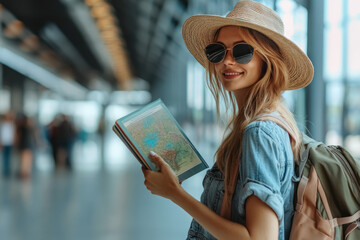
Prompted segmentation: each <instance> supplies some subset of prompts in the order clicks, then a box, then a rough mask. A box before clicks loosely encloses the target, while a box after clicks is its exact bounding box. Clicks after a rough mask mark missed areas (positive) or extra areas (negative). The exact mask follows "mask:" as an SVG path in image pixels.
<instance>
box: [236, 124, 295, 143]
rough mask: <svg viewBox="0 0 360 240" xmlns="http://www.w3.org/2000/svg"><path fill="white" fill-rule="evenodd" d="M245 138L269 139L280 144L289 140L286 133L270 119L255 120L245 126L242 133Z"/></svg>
mask: <svg viewBox="0 0 360 240" xmlns="http://www.w3.org/2000/svg"><path fill="white" fill-rule="evenodd" d="M243 139H244V140H245V141H246V140H261V141H271V142H274V143H275V144H280V145H282V144H283V143H284V142H287V141H289V135H288V133H287V132H286V131H285V130H284V129H283V128H281V127H280V126H279V125H277V124H276V123H275V122H272V121H255V122H251V123H250V124H249V125H247V126H246V128H245V130H244V134H243Z"/></svg>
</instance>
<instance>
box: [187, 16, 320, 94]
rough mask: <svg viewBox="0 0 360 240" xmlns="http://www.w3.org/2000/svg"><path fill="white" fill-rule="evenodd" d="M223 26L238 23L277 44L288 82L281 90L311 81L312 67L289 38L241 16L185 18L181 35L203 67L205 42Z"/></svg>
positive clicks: (290, 88) (300, 85)
mask: <svg viewBox="0 0 360 240" xmlns="http://www.w3.org/2000/svg"><path fill="white" fill-rule="evenodd" d="M224 26H239V27H247V28H251V29H254V30H256V31H258V32H260V33H262V34H264V35H265V36H267V37H268V38H270V39H271V40H273V41H274V42H275V43H276V44H277V45H278V47H279V48H280V52H281V55H282V57H283V59H284V62H285V64H286V66H287V68H288V71H289V82H288V83H287V84H286V88H285V89H284V90H294V89H299V88H303V87H305V86H307V85H309V84H310V82H311V81H312V78H313V75H314V67H313V65H312V63H311V61H310V59H309V58H308V57H307V56H306V54H305V53H304V52H303V51H302V50H301V49H300V48H299V47H298V46H297V45H296V44H295V43H293V42H292V41H291V40H289V39H287V38H286V37H284V36H283V35H281V34H279V33H277V32H274V31H272V30H270V29H267V28H264V27H262V26H259V25H256V24H253V23H249V22H246V21H245V20H241V19H238V18H229V17H221V16H215V15H195V16H192V17H190V18H188V19H187V20H186V21H185V23H184V25H183V28H182V35H183V38H184V42H185V44H186V47H187V48H188V50H189V51H190V53H191V54H192V55H193V56H194V57H195V59H196V60H197V61H198V62H199V63H200V64H201V65H202V66H203V67H204V68H207V63H208V60H207V58H206V56H205V53H204V49H205V47H206V46H207V45H208V44H209V43H212V42H213V41H214V36H215V33H216V31H217V30H218V29H220V28H221V27H224Z"/></svg>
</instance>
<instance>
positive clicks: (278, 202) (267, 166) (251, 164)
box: [239, 123, 284, 221]
mask: <svg viewBox="0 0 360 240" xmlns="http://www.w3.org/2000/svg"><path fill="white" fill-rule="evenodd" d="M279 145H280V144H279V142H277V141H275V140H274V138H273V137H272V132H271V129H267V128H266V125H265V124H261V123H258V124H254V125H251V126H249V127H247V128H246V129H245V132H244V135H243V142H242V156H241V163H240V169H239V173H240V182H241V183H242V186H241V189H240V204H239V208H241V209H239V212H240V214H241V215H243V216H245V202H246V199H247V198H248V197H249V196H251V195H255V196H257V197H258V198H259V199H261V200H262V201H263V202H264V203H266V204H267V205H268V206H269V207H270V208H271V209H273V211H274V212H275V213H276V215H277V217H278V219H279V221H281V220H282V218H283V216H284V207H283V205H284V200H283V197H282V195H281V174H282V173H281V162H282V161H281V158H282V154H281V151H280V149H279Z"/></svg>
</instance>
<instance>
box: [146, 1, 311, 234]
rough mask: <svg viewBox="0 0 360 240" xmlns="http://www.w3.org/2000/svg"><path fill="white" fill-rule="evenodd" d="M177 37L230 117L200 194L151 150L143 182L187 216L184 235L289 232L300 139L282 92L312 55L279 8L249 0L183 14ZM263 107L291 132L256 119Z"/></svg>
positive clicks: (303, 77) (300, 81) (305, 79)
mask: <svg viewBox="0 0 360 240" xmlns="http://www.w3.org/2000/svg"><path fill="white" fill-rule="evenodd" d="M183 37H184V40H185V43H186V46H187V48H188V49H189V51H190V52H191V53H192V55H193V56H194V57H195V58H196V59H197V60H198V61H199V62H200V63H201V64H202V65H203V66H204V67H205V68H206V70H207V72H208V86H209V88H210V90H211V91H212V93H213V95H214V97H215V99H216V102H217V109H218V112H219V100H220V98H223V99H224V101H225V103H226V107H227V108H228V107H229V106H230V105H231V109H232V111H233V117H232V119H231V121H230V122H229V124H228V128H227V129H228V131H227V134H226V136H225V138H224V139H223V141H222V143H221V145H220V147H219V149H218V150H217V152H216V163H215V164H214V167H213V168H212V169H211V170H209V171H208V172H207V174H206V176H205V179H204V182H203V185H204V192H203V194H202V196H201V202H199V201H197V200H196V199H194V198H193V197H192V196H190V195H189V194H188V193H187V192H186V191H185V190H184V189H183V188H182V187H181V185H180V184H179V182H178V180H177V178H176V177H175V175H174V174H173V172H172V170H171V168H170V167H169V166H168V165H167V164H166V163H165V162H164V161H163V160H162V159H161V157H160V156H158V155H157V154H156V153H152V154H151V159H152V160H153V161H154V163H155V164H157V165H158V166H159V171H158V172H153V171H149V170H146V169H143V173H144V176H145V185H146V187H147V188H148V189H149V190H150V191H151V192H152V193H153V194H156V195H160V196H163V197H165V198H168V199H170V200H172V201H173V202H174V203H176V204H177V205H179V206H180V207H182V208H183V209H184V210H185V211H187V212H188V213H189V214H190V215H191V216H192V217H193V218H194V220H193V222H192V224H191V227H190V230H189V234H188V239H288V238H289V234H290V229H291V220H292V214H293V197H292V196H293V194H294V186H293V183H292V181H291V178H292V176H293V175H294V161H295V159H297V155H298V152H299V146H300V143H301V139H300V134H299V130H298V128H297V126H296V123H295V120H294V118H293V117H292V114H291V113H290V111H289V110H288V109H287V108H286V107H285V105H284V104H283V103H282V99H281V93H282V92H283V91H284V90H292V89H298V88H301V87H304V86H307V85H308V84H309V83H310V82H311V80H312V76H313V66H312V64H311V61H310V60H309V59H308V57H307V56H306V55H305V54H304V53H303V52H302V51H301V50H300V49H299V48H298V47H297V46H296V45H295V44H294V43H292V42H291V41H290V40H288V39H287V38H286V37H284V36H283V23H282V21H281V19H280V18H279V17H278V15H277V14H276V13H275V12H274V11H273V10H271V9H269V8H267V7H265V6H264V5H262V4H260V3H257V2H253V1H250V0H244V1H239V2H238V3H237V4H236V5H235V7H234V9H233V10H232V11H231V12H230V13H229V14H228V15H227V16H226V17H220V16H210V15H197V16H193V17H190V18H189V19H188V20H187V21H186V22H185V23H184V26H183ZM204 51H205V53H204ZM264 114H265V115H266V114H271V115H278V117H279V118H281V119H283V120H284V121H285V122H286V125H288V126H289V128H290V129H291V131H289V132H290V133H288V132H287V131H285V130H284V129H283V128H281V127H280V126H279V125H277V124H276V123H275V122H272V121H257V119H259V117H261V116H264Z"/></svg>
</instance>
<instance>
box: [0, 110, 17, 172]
mask: <svg viewBox="0 0 360 240" xmlns="http://www.w3.org/2000/svg"><path fill="white" fill-rule="evenodd" d="M15 133H16V126H15V121H14V115H13V113H12V112H7V113H6V114H5V115H4V116H3V120H2V122H1V123H0V148H1V149H2V151H3V152H2V153H3V154H2V157H3V175H4V176H5V177H8V176H10V174H11V155H12V150H13V146H14V143H15Z"/></svg>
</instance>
